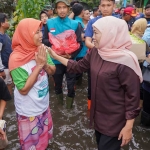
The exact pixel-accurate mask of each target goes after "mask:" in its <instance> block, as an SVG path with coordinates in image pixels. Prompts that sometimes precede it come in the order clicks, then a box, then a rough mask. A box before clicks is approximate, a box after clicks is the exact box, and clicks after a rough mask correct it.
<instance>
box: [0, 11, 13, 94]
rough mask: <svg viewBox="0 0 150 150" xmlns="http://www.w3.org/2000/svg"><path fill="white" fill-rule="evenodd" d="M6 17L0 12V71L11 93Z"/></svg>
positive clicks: (9, 40)
mask: <svg viewBox="0 0 150 150" xmlns="http://www.w3.org/2000/svg"><path fill="white" fill-rule="evenodd" d="M9 26H10V24H9V22H8V17H7V15H6V14H4V13H0V57H1V61H2V65H3V68H1V70H0V73H1V72H3V73H5V80H4V81H5V83H6V85H7V87H8V89H9V92H10V93H11V94H12V78H11V76H10V74H9V69H8V61H9V56H10V54H11V53H12V48H11V39H10V37H9V36H8V35H7V34H6V31H7V30H8V29H9Z"/></svg>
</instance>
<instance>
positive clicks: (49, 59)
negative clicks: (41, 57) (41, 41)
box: [47, 53, 55, 66]
mask: <svg viewBox="0 0 150 150" xmlns="http://www.w3.org/2000/svg"><path fill="white" fill-rule="evenodd" d="M47 63H48V64H49V65H53V66H54V65H55V64H54V63H53V61H52V58H51V56H50V55H49V53H47Z"/></svg>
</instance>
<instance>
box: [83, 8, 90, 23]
mask: <svg viewBox="0 0 150 150" xmlns="http://www.w3.org/2000/svg"><path fill="white" fill-rule="evenodd" d="M83 20H86V21H89V20H90V12H89V10H85V11H84V15H83Z"/></svg>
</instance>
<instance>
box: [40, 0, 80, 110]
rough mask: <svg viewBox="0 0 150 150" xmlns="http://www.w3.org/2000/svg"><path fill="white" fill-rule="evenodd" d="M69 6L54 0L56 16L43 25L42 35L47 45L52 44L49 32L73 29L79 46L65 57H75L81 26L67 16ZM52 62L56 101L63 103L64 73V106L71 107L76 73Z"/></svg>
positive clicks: (61, 0) (56, 62)
mask: <svg viewBox="0 0 150 150" xmlns="http://www.w3.org/2000/svg"><path fill="white" fill-rule="evenodd" d="M69 6H70V4H69V2H68V1H67V0H56V6H55V9H56V12H57V14H58V17H56V18H51V19H48V20H47V25H46V26H45V31H44V36H43V43H44V44H45V45H47V46H49V47H51V46H52V44H51V43H50V42H49V37H48V34H49V32H50V33H51V34H52V35H54V36H55V35H58V34H60V33H63V32H64V31H67V30H73V31H74V32H75V34H76V41H77V43H78V44H80V47H79V49H78V50H76V51H75V52H74V53H72V54H71V55H70V56H69V57H68V56H66V57H68V58H69V59H75V58H76V56H77V55H78V53H79V52H80V50H81V49H82V38H81V31H82V27H81V25H80V24H79V23H78V22H77V21H75V20H72V19H70V18H68V13H69ZM68 46H69V45H68ZM53 62H54V63H55V66H56V72H55V74H54V75H53V78H54V82H55V93H56V95H57V99H58V103H59V104H62V105H63V103H64V102H63V92H62V81H63V76H64V74H65V75H66V80H67V88H68V94H67V97H66V108H68V109H70V108H72V104H73V100H74V97H75V90H74V85H75V82H76V74H70V73H67V72H66V67H65V66H64V65H63V64H61V63H60V62H59V61H57V60H54V59H53Z"/></svg>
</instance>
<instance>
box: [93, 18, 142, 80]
mask: <svg viewBox="0 0 150 150" xmlns="http://www.w3.org/2000/svg"><path fill="white" fill-rule="evenodd" d="M93 26H94V27H96V28H97V29H98V30H99V31H100V32H101V34H102V36H101V39H100V45H99V49H98V53H99V55H100V56H101V58H102V59H103V60H106V61H110V62H114V63H118V64H123V65H125V66H128V67H130V68H131V69H133V70H134V72H135V73H136V74H137V75H138V76H139V78H140V81H141V82H142V81H143V78H142V73H141V69H140V67H139V63H138V59H137V57H136V55H135V54H134V53H133V52H131V51H129V49H130V48H131V45H132V42H131V38H130V36H129V33H128V27H127V23H126V22H125V21H124V20H121V19H118V18H116V17H112V16H107V17H103V18H101V19H98V20H97V21H96V22H95V23H94V24H93Z"/></svg>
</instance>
